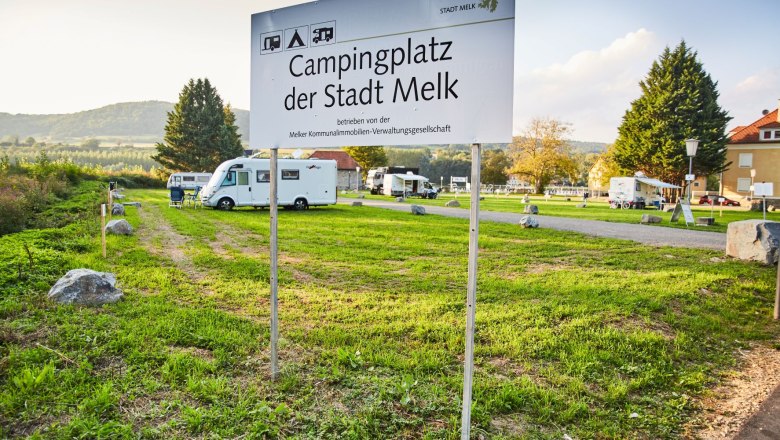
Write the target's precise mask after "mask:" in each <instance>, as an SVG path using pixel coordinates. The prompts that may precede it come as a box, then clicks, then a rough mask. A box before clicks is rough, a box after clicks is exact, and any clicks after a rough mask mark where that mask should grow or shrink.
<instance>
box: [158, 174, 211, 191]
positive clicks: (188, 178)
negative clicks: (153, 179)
mask: <svg viewBox="0 0 780 440" xmlns="http://www.w3.org/2000/svg"><path fill="white" fill-rule="evenodd" d="M209 179H211V173H173V174H171V177H169V178H168V185H167V186H166V187H167V188H168V189H171V188H173V187H176V186H178V187H179V188H182V189H195V187H198V186H199V187H201V188H203V187H204V186H206V184H207V183H209Z"/></svg>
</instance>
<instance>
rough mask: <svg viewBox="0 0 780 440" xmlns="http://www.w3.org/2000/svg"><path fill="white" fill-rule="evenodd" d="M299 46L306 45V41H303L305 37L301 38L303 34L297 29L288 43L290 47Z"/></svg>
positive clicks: (295, 47)
mask: <svg viewBox="0 0 780 440" xmlns="http://www.w3.org/2000/svg"><path fill="white" fill-rule="evenodd" d="M299 47H306V43H304V42H303V38H301V35H300V34H299V33H298V30H297V29H296V30H295V33H293V36H292V38H291V39H290V44H288V45H287V48H288V49H297V48H299Z"/></svg>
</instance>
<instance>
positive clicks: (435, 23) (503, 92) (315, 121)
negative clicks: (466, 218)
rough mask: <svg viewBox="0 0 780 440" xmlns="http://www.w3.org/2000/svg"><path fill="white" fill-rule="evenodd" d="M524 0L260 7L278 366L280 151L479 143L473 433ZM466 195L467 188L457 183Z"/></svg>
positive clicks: (256, 52) (261, 110)
mask: <svg viewBox="0 0 780 440" xmlns="http://www.w3.org/2000/svg"><path fill="white" fill-rule="evenodd" d="M514 8H515V2H512V1H500V2H498V3H497V5H496V6H495V7H494V8H493V9H489V8H482V7H479V6H478V3H462V4H453V3H452V2H450V1H447V0H396V1H393V2H391V3H388V2H387V1H386V0H320V1H318V2H311V3H304V4H300V5H297V6H292V7H288V8H283V9H279V10H275V11H270V12H264V13H259V14H253V15H252V32H251V38H252V43H251V47H252V58H251V66H252V67H251V81H250V82H251V113H250V133H251V138H250V146H252V147H253V148H268V146H273V147H272V148H271V152H272V159H271V188H270V189H271V194H272V195H271V216H270V217H271V219H270V222H271V237H270V247H271V255H270V258H271V277H270V278H271V326H272V329H271V372H272V375H273V376H274V377H276V375H277V374H278V364H277V349H278V347H277V342H278V316H277V289H278V277H277V270H278V263H277V259H278V246H277V235H278V230H277V227H278V225H277V221H278V218H277V214H278V212H277V200H276V194H277V187H276V186H277V179H278V178H277V170H276V167H277V156H276V155H277V151H278V150H277V149H278V148H339V147H341V146H343V145H419V144H448V143H449V144H472V165H471V166H472V171H471V172H472V181H471V193H472V197H471V213H470V232H469V264H468V277H469V280H468V289H467V301H468V304H469V307H468V313H467V317H466V319H467V323H466V351H467V352H468V354H467V356H466V358H467V360H466V362H465V364H464V394H463V399H464V400H463V407H462V408H463V419H462V431H461V435H462V436H463V437H462V438H465V439H467V438H469V436H470V424H471V398H472V380H473V371H474V364H473V354H474V327H475V319H476V315H475V312H474V311H475V307H476V297H477V255H478V246H477V244H478V239H479V229H478V225H479V188H480V182H479V168H480V153H481V144H483V143H509V142H511V141H512V95H513V85H514V72H513V70H514V17H515V10H514ZM456 194H457V193H456Z"/></svg>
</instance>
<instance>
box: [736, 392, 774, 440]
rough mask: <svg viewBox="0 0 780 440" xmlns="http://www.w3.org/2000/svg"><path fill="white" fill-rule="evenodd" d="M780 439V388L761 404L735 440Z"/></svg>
mask: <svg viewBox="0 0 780 440" xmlns="http://www.w3.org/2000/svg"><path fill="white" fill-rule="evenodd" d="M770 439H774V440H777V439H780V387H778V388H776V389H775V391H774V392H773V393H772V394H770V395H769V397H768V398H767V399H766V400H765V401H764V403H762V404H761V408H759V410H758V412H757V413H756V414H754V415H753V417H751V418H750V420H748V421H747V422H746V423H745V424H744V425H743V426H742V430H741V431H740V432H739V434H737V436H736V437H734V440H770Z"/></svg>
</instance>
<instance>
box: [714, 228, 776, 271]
mask: <svg viewBox="0 0 780 440" xmlns="http://www.w3.org/2000/svg"><path fill="white" fill-rule="evenodd" d="M778 254H780V222H770V221H764V220H743V221H740V222H731V223H729V227H728V230H727V232H726V255H729V256H731V257H735V258H739V259H740V260H751V261H760V262H762V263H764V264H774V263H777V260H778Z"/></svg>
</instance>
